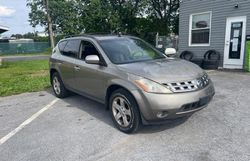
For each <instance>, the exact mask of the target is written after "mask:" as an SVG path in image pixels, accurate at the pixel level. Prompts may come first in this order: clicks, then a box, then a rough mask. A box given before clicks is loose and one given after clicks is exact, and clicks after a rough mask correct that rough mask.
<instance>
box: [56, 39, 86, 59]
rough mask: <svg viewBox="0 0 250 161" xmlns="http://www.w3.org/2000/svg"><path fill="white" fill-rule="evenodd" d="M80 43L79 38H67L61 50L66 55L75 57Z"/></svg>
mask: <svg viewBox="0 0 250 161" xmlns="http://www.w3.org/2000/svg"><path fill="white" fill-rule="evenodd" d="M80 43H81V41H80V40H68V41H67V43H66V46H65V47H64V49H63V50H62V54H63V55H65V56H68V57H72V58H77V57H78V53H79V49H80ZM59 45H60V44H59ZM62 47H63V44H62Z"/></svg>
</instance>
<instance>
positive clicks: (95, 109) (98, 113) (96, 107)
mask: <svg viewBox="0 0 250 161" xmlns="http://www.w3.org/2000/svg"><path fill="white" fill-rule="evenodd" d="M47 92H48V93H50V94H53V91H52V90H51V89H48V90H47ZM62 101H64V102H65V103H66V104H67V105H66V106H67V107H72V108H78V109H80V110H83V111H84V112H87V113H88V114H89V115H91V116H92V117H94V118H96V119H98V120H99V121H102V122H104V123H105V124H107V125H109V126H110V127H112V128H115V126H114V124H113V122H112V119H111V117H110V113H109V110H107V109H106V107H105V105H104V104H101V103H98V102H96V101H93V100H91V99H89V98H86V97H84V96H80V95H78V94H74V93H72V94H71V95H70V96H69V97H67V98H64V99H62ZM187 119H188V117H184V118H179V119H174V120H169V121H168V122H166V123H164V124H155V125H143V126H141V128H140V130H139V131H138V132H137V133H138V134H149V133H157V132H161V131H164V130H168V129H171V128H174V127H176V126H179V125H181V124H183V123H184V122H185V121H186V120H187Z"/></svg>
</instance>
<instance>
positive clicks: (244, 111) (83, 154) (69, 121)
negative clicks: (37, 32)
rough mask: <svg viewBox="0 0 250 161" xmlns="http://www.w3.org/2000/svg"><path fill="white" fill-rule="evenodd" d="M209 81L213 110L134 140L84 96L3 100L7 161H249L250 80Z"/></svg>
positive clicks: (0, 117) (0, 126)
mask: <svg viewBox="0 0 250 161" xmlns="http://www.w3.org/2000/svg"><path fill="white" fill-rule="evenodd" d="M209 75H210V77H211V78H212V80H213V82H214V84H215V88H216V95H215V97H214V99H213V101H212V102H211V103H210V105H209V106H208V107H207V108H205V109H203V110H201V111H199V112H197V113H195V114H194V115H192V116H191V117H190V118H188V119H186V120H178V121H175V122H171V123H168V124H164V125H154V126H145V127H143V128H142V129H141V130H140V131H139V132H138V133H136V134H133V135H127V134H123V133H121V132H120V131H118V130H116V129H115V127H114V126H113V123H112V122H111V119H110V117H109V112H108V111H106V110H105V108H104V106H103V105H101V104H99V103H96V102H94V101H91V100H89V99H86V98H84V97H81V96H78V95H73V96H71V97H69V98H67V99H63V100H57V99H56V98H55V97H54V96H53V95H52V94H51V92H50V91H42V92H37V93H26V94H21V95H16V96H10V97H2V98H0V139H1V141H2V142H0V160H1V161H45V160H51V161H78V160H79V161H97V160H98V161H142V160H143V161H144V160H145V161H165V160H171V161H249V160H250V117H249V116H250V74H247V73H241V72H222V71H211V72H209ZM34 114H35V115H34Z"/></svg>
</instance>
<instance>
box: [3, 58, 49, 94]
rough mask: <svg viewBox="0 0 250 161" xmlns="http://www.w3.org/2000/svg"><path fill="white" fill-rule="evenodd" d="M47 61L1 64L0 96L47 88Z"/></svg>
mask: <svg viewBox="0 0 250 161" xmlns="http://www.w3.org/2000/svg"><path fill="white" fill-rule="evenodd" d="M48 70H49V64H48V60H32V61H19V62H3V64H2V66H0V96H8V95H13V94H19V93H23V92H35V91H40V90H44V89H46V88H48V87H49V86H50V82H49V72H48Z"/></svg>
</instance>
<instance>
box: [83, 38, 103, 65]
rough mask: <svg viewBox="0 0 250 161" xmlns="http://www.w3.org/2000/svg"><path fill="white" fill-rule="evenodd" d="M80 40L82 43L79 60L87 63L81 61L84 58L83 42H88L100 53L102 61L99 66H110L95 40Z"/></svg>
mask: <svg viewBox="0 0 250 161" xmlns="http://www.w3.org/2000/svg"><path fill="white" fill-rule="evenodd" d="M80 40H81V43H80V48H79V54H78V59H79V60H81V61H83V62H84V63H86V62H85V60H83V59H81V57H82V43H83V41H86V42H89V43H90V44H92V45H93V46H94V47H95V49H96V51H97V52H98V54H99V59H100V64H99V65H100V66H105V67H107V66H108V64H107V62H106V60H105V59H104V57H103V55H102V52H101V51H100V49H99V48H98V47H97V45H96V43H95V42H94V41H93V40H91V39H86V38H83V39H80Z"/></svg>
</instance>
